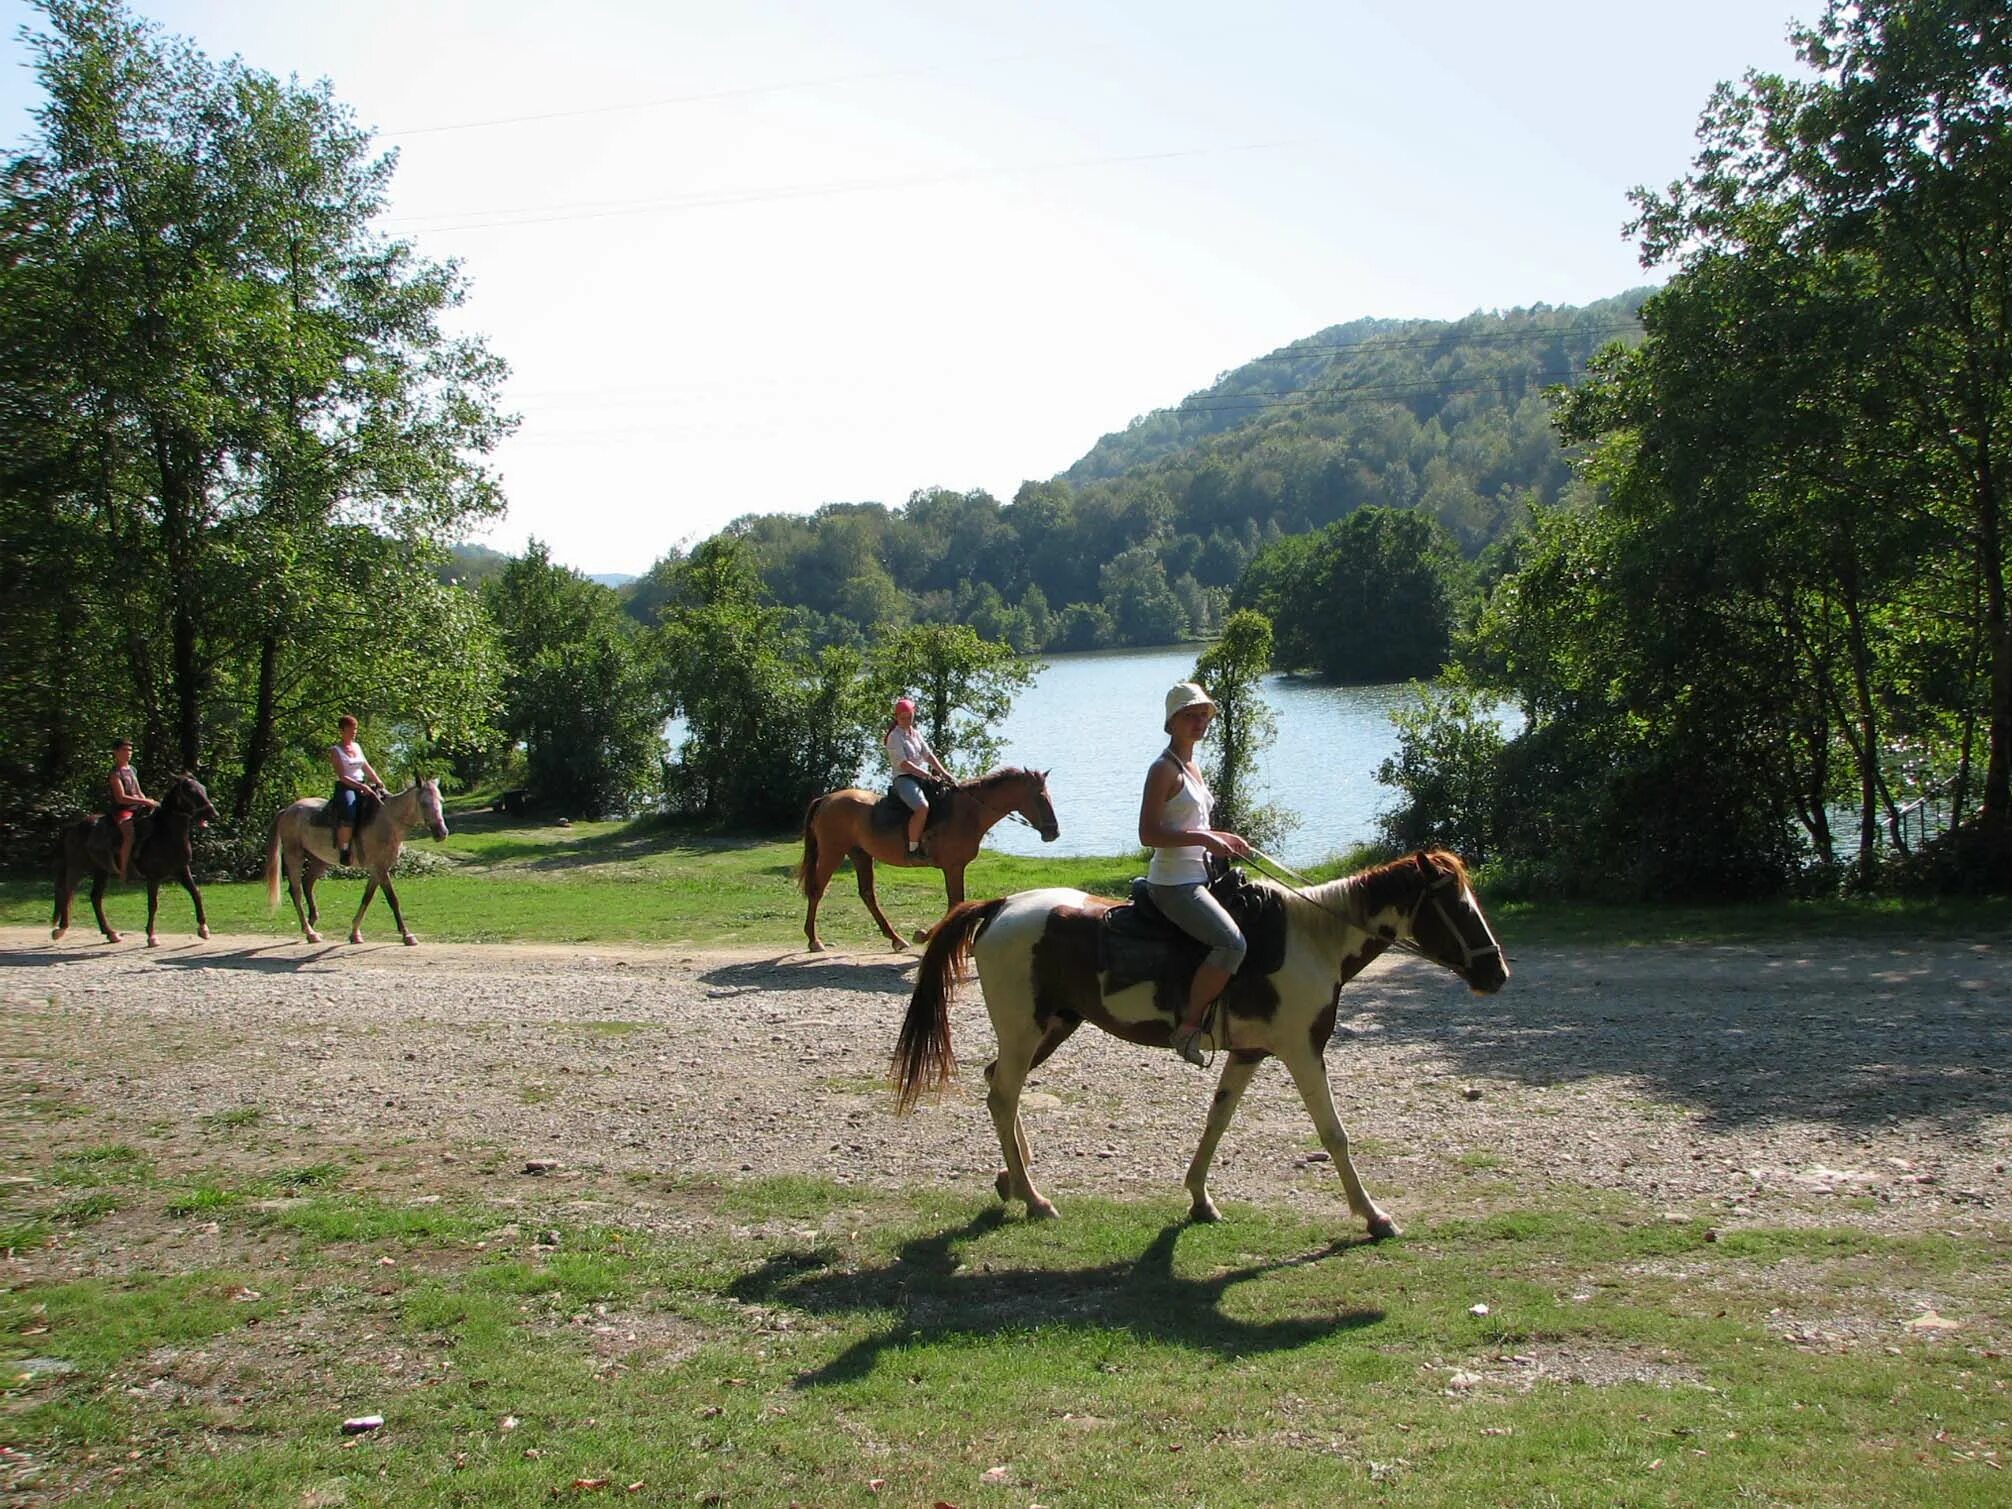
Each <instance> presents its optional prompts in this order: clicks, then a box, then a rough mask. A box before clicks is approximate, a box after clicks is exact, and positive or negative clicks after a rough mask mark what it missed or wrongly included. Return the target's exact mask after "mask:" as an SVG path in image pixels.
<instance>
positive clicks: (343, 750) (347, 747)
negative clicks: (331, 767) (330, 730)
mask: <svg viewBox="0 0 2012 1509" xmlns="http://www.w3.org/2000/svg"><path fill="white" fill-rule="evenodd" d="M329 751H330V752H331V753H332V754H334V756H335V768H336V770H337V771H338V772H339V773H340V774H341V776H342V778H343V779H344V780H345V781H355V782H356V783H357V784H358V785H359V786H360V785H362V784H363V783H364V779H365V777H364V774H363V765H364V759H363V746H362V745H361V744H331V745H329Z"/></svg>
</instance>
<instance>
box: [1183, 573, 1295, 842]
mask: <svg viewBox="0 0 2012 1509" xmlns="http://www.w3.org/2000/svg"><path fill="white" fill-rule="evenodd" d="M1271 653H1272V634H1271V622H1270V620H1268V619H1267V618H1266V617H1265V616H1264V615H1263V614H1262V613H1253V612H1252V611H1250V610H1249V609H1248V608H1246V609H1244V610H1243V611H1242V612H1238V613H1232V614H1231V615H1230V617H1229V621H1228V622H1227V623H1225V624H1224V625H1223V633H1222V638H1220V639H1218V640H1217V641H1216V642H1215V643H1214V644H1213V645H1211V646H1209V648H1208V649H1206V650H1204V651H1203V652H1202V654H1201V658H1200V659H1198V660H1196V661H1195V680H1197V681H1199V682H1200V683H1201V684H1202V685H1203V686H1204V687H1206V688H1207V689H1208V693H1209V695H1210V696H1211V697H1213V698H1215V703H1216V717H1215V726H1214V727H1213V728H1212V729H1211V730H1210V733H1211V735H1212V737H1211V739H1210V755H1209V759H1208V768H1207V770H1206V771H1205V772H1204V774H1205V775H1206V777H1207V779H1208V783H1209V790H1210V791H1211V792H1213V793H1214V795H1215V811H1214V817H1213V821H1214V823H1215V825H1216V826H1217V827H1218V828H1226V829H1228V830H1229V831H1230V832H1232V833H1240V834H1242V835H1243V836H1244V837H1245V838H1246V839H1248V840H1249V841H1250V842H1251V843H1253V844H1256V845H1257V846H1259V847H1260V848H1262V847H1265V846H1268V845H1276V844H1277V843H1278V841H1279V840H1280V839H1282V838H1283V837H1285V835H1286V834H1287V833H1289V832H1291V831H1292V829H1293V827H1294V826H1295V824H1296V823H1297V819H1296V818H1294V817H1293V815H1292V814H1291V813H1289V812H1287V811H1285V810H1284V809H1283V808H1280V807H1278V806H1276V805H1274V804H1272V803H1269V802H1261V801H1259V800H1258V797H1257V757H1258V755H1259V754H1261V753H1262V752H1263V751H1264V750H1266V749H1268V748H1270V747H1271V742H1272V740H1273V739H1275V738H1277V737H1278V720H1277V719H1276V718H1275V717H1274V716H1273V715H1272V710H1271V708H1270V707H1269V706H1268V705H1267V704H1266V702H1265V700H1264V691H1263V681H1264V674H1265V672H1266V671H1267V670H1268V669H1270V667H1271Z"/></svg>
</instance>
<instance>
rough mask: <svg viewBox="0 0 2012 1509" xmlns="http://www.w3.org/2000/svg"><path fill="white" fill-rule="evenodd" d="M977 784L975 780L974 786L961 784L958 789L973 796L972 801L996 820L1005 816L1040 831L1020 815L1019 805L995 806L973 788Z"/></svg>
mask: <svg viewBox="0 0 2012 1509" xmlns="http://www.w3.org/2000/svg"><path fill="white" fill-rule="evenodd" d="M975 785H976V783H975V782H974V783H973V786H959V787H958V788H957V789H958V790H959V791H962V792H964V793H966V794H967V795H968V796H969V797H970V798H971V800H972V801H974V802H976V803H977V804H978V805H979V806H980V807H981V808H983V809H984V810H985V811H987V812H989V813H991V814H992V815H993V818H994V820H995V821H996V820H997V819H999V818H1001V817H1003V818H1005V819H1006V821H1008V822H1014V823H1018V824H1019V825H1020V826H1021V827H1023V828H1033V829H1034V831H1035V832H1036V833H1039V832H1040V831H1041V830H1040V829H1039V828H1035V827H1034V824H1032V823H1030V822H1029V821H1027V819H1026V818H1024V817H1022V816H1021V815H1020V809H1019V808H1017V807H1005V808H1000V807H995V806H993V805H992V804H991V803H990V802H988V801H986V800H985V798H984V797H982V796H980V795H979V794H978V793H977V791H976V790H975V789H973V787H975Z"/></svg>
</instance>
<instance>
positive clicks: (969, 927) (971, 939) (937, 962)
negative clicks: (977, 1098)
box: [888, 896, 1006, 1115]
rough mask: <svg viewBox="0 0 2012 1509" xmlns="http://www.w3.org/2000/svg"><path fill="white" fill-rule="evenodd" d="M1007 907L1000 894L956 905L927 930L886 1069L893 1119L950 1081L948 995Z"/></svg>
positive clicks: (952, 1066) (952, 1068) (965, 975)
mask: <svg viewBox="0 0 2012 1509" xmlns="http://www.w3.org/2000/svg"><path fill="white" fill-rule="evenodd" d="M1005 904H1006V899H1005V898H1004V897H1003V896H1002V897H1000V898H999V899H997V900H995V901H962V902H959V903H958V904H957V905H956V906H954V907H952V908H951V909H950V910H949V911H948V912H947V913H945V914H944V917H943V920H942V921H941V922H939V923H937V924H936V926H935V928H934V929H932V930H931V932H930V934H929V947H928V948H927V949H925V950H924V951H923V954H922V967H921V968H920V969H919V970H918V971H917V972H916V976H915V994H914V995H912V996H910V997H909V998H908V1015H907V1016H905V1017H903V1018H902V1021H901V1035H900V1037H898V1038H896V1039H895V1042H894V1062H893V1063H891V1064H890V1065H889V1066H888V1072H889V1073H890V1074H892V1075H893V1076H894V1091H895V1100H894V1109H895V1113H896V1114H897V1115H902V1114H906V1113H907V1112H909V1111H912V1110H914V1109H915V1102H916V1101H917V1099H919V1098H920V1097H921V1095H922V1092H923V1090H924V1089H925V1088H926V1089H930V1090H940V1089H942V1088H943V1087H944V1086H945V1085H946V1084H948V1083H949V1082H950V1076H951V1074H952V1073H953V1072H955V1070H956V1068H957V1060H956V1059H955V1058H954V1057H952V1056H951V1052H950V997H951V994H952V992H953V991H954V990H955V989H956V987H957V985H958V983H959V982H960V981H962V980H965V979H968V978H969V977H970V971H969V970H968V968H967V967H966V966H967V965H968V964H969V963H970V960H971V945H972V944H973V943H975V942H977V940H978V935H979V934H980V933H982V932H983V931H984V930H985V927H986V924H988V923H989V922H991V920H992V919H993V918H994V917H995V916H997V915H998V912H999V908H1001V907H1002V906H1004V905H1005Z"/></svg>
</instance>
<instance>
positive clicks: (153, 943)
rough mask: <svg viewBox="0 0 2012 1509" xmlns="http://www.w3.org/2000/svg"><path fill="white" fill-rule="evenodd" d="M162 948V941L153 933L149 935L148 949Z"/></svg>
mask: <svg viewBox="0 0 2012 1509" xmlns="http://www.w3.org/2000/svg"><path fill="white" fill-rule="evenodd" d="M160 946H161V940H160V939H159V938H156V937H155V936H154V935H153V934H152V933H149V934H147V947H148V948H159V947H160Z"/></svg>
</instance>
